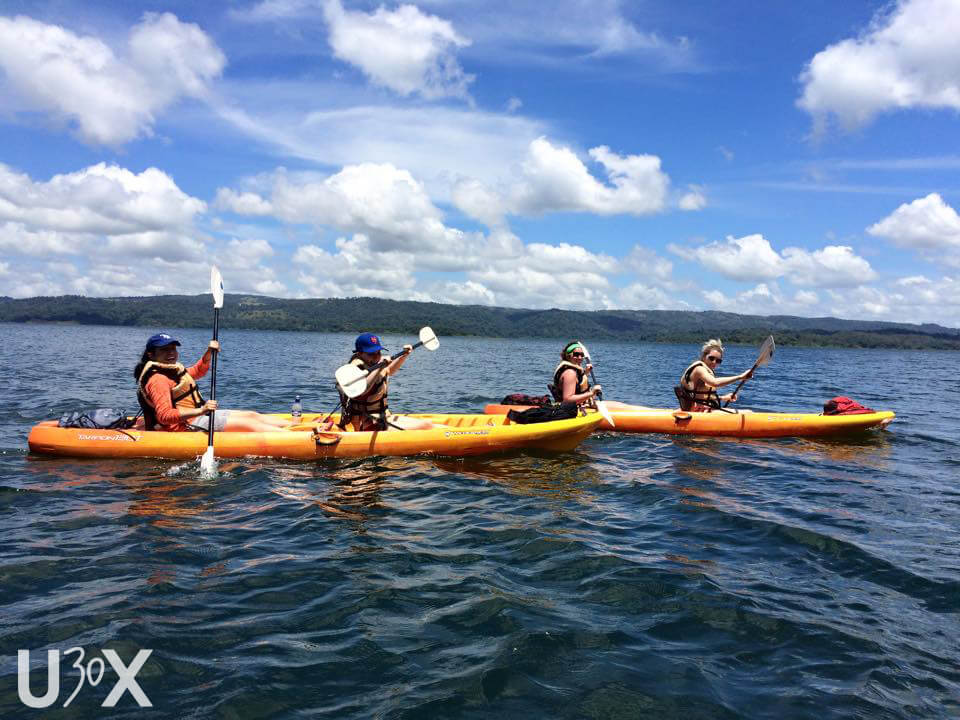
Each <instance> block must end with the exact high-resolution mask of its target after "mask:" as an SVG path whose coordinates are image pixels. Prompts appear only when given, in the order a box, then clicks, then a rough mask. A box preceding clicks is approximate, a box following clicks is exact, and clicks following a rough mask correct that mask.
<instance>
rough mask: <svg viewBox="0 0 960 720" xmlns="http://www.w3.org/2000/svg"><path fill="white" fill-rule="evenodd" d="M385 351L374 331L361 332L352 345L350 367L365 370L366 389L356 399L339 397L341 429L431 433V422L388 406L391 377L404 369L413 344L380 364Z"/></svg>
mask: <svg viewBox="0 0 960 720" xmlns="http://www.w3.org/2000/svg"><path fill="white" fill-rule="evenodd" d="M385 350H386V348H385V347H384V346H383V345H382V344H381V343H380V337H379V336H378V335H376V334H374V333H371V332H365V333H361V334H360V335H358V336H357V339H356V341H355V342H354V344H353V355H351V356H350V364H351V365H356V366H357V367H359V368H360V369H361V370H364V371H366V372H367V373H368V374H367V377H366V382H367V389H366V390H365V391H364V392H362V393H361V394H360V395H358V396H357V397H354V398H349V397H347V396H346V395H345V394H343V393H341V394H340V400H341V402H342V403H343V414H342V415H341V416H340V423H339V427H340V428H341V429H347V428H348V427H349V428H350V429H352V430H354V431H356V432H367V431H371V430H428V429H430V428H432V427H433V423H432V422H430V421H429V420H418V419H415V418H408V417H400V416H398V415H394V414H393V413H391V412H390V411H389V409H388V407H387V391H388V389H389V384H390V376H391V375H394V374H395V373H396V372H397V370H399V369H400V368H401V367H403V364H404V363H405V362H406V361H407V358H408V357H409V356H410V352H411V351H412V350H413V345H404V346H403V351H404V352H403V354H402V355H400V356H399V357H397V358H395V359H393V360H389V361H387V362H386V363H384V364H381V360H380V358H381V355H382V353H383V352H384V351H385Z"/></svg>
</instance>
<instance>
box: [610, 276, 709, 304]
mask: <svg viewBox="0 0 960 720" xmlns="http://www.w3.org/2000/svg"><path fill="white" fill-rule="evenodd" d="M617 298H618V301H617V307H618V308H624V309H627V310H631V309H634V310H689V309H693V308H692V306H691V305H690V303H688V302H687V301H685V300H679V299H677V298H675V297H672V296H670V295H669V294H667V292H666V291H664V290H663V288H659V287H655V286H652V285H648V284H646V283H643V282H636V283H632V284H630V285H628V286H626V287H624V288H621V289H620V291H619V292H618V293H617Z"/></svg>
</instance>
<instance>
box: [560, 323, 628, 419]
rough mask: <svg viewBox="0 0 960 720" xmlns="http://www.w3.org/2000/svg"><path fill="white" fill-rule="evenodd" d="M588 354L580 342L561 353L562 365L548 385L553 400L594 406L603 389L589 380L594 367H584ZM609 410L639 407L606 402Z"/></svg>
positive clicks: (571, 343) (573, 343)
mask: <svg viewBox="0 0 960 720" xmlns="http://www.w3.org/2000/svg"><path fill="white" fill-rule="evenodd" d="M585 356H586V352H585V351H584V348H583V345H581V344H580V341H579V340H571V341H570V342H568V343H567V344H566V345H564V346H563V350H561V351H560V364H559V365H557V369H556V370H554V371H553V383H552V384H550V385H548V386H547V387H548V388H549V390H550V392H551V393H552V394H553V399H554V400H556V401H557V402H559V403H566V402H574V403H577V405H593V404H595V403H596V401H597V399H598V398H597V396H598V395H600V392H601V390H602V389H603V388H601V387H600V386H599V385H593V386H592V387H591V385H590V381H589V380H588V379H587V378H588V377H589V375H590V371H591V370H592V369H593V365H586V366H584V364H583V363H584V358H585ZM606 406H607V409H608V410H637V409H642V408H641V406H638V405H627V404H626V403H621V402H611V401H606Z"/></svg>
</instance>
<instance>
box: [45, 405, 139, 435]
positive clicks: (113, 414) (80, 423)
mask: <svg viewBox="0 0 960 720" xmlns="http://www.w3.org/2000/svg"><path fill="white" fill-rule="evenodd" d="M137 417H139V415H138V416H137ZM136 421H137V418H136V417H134V418H129V419H128V418H127V414H126V413H125V412H124V411H123V410H117V409H115V408H97V409H96V410H77V411H75V412H65V413H64V414H63V415H61V416H60V422H58V423H57V427H63V428H90V429H91V430H125V429H127V428H131V427H133V425H134V423H135V422H136Z"/></svg>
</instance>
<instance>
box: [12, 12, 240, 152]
mask: <svg viewBox="0 0 960 720" xmlns="http://www.w3.org/2000/svg"><path fill="white" fill-rule="evenodd" d="M225 64H226V58H225V56H224V54H223V52H222V51H221V50H220V49H219V48H218V47H217V45H216V44H215V43H214V42H213V41H212V40H211V39H210V37H209V36H208V35H206V33H204V32H203V31H202V30H201V29H200V28H199V27H198V26H197V25H194V24H192V23H183V22H180V21H179V20H178V19H177V18H176V16H174V15H172V14H170V13H146V14H145V15H144V17H143V20H142V21H141V22H140V23H139V24H138V25H136V26H134V27H133V28H132V29H131V31H130V36H129V40H128V45H127V48H126V52H125V54H124V55H123V56H118V55H116V54H115V53H114V51H113V49H111V48H110V47H109V46H108V45H107V44H106V43H104V42H103V41H102V40H100V39H98V38H96V37H92V36H80V35H77V34H75V33H73V32H71V31H70V30H67V29H65V28H62V27H60V26H58V25H50V24H46V23H42V22H40V21H37V20H34V19H32V18H29V17H25V16H22V15H20V16H17V17H14V18H6V17H0V68H2V69H3V71H4V74H5V76H4V84H5V86H6V87H7V88H8V90H9V91H10V94H11V96H12V97H13V99H14V100H13V101H14V103H15V104H14V105H13V106H12V107H13V109H19V110H23V111H27V110H30V111H41V112H47V113H50V114H51V115H52V116H54V117H56V118H59V119H61V120H64V121H66V122H67V123H69V124H70V125H72V126H73V127H74V128H75V130H76V132H77V134H78V135H79V136H80V137H81V138H82V139H83V140H84V141H86V142H89V143H96V144H106V145H119V144H122V143H125V142H129V141H130V140H133V139H134V138H136V137H139V136H149V135H151V134H152V132H153V124H154V122H155V120H156V116H157V115H158V114H159V113H160V112H162V111H163V110H164V109H166V108H167V107H168V106H170V105H171V104H172V103H174V102H176V101H177V100H178V99H180V98H181V97H204V95H205V94H206V93H207V91H208V87H209V84H210V82H211V81H212V80H213V79H215V78H216V77H218V76H219V75H220V73H221V72H222V70H223V67H224V65H225Z"/></svg>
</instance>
